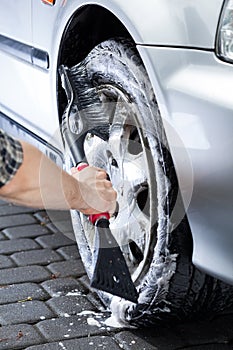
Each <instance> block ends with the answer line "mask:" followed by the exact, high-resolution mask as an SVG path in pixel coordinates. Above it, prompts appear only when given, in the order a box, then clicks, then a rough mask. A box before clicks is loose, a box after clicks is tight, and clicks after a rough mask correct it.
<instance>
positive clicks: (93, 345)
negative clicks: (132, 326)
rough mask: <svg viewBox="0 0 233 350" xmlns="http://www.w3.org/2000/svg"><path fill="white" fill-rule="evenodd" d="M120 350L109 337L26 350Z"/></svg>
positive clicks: (90, 337)
mask: <svg viewBox="0 0 233 350" xmlns="http://www.w3.org/2000/svg"><path fill="white" fill-rule="evenodd" d="M87 349H92V350H96V349H100V350H109V349H111V350H119V349H121V348H120V347H119V346H118V345H117V344H116V343H115V341H114V340H113V339H112V338H111V337H109V336H105V335H102V336H89V337H88V338H81V339H71V340H63V341H61V342H56V343H50V344H44V345H35V346H30V347H29V348H27V349H25V350H87ZM138 350H141V349H138Z"/></svg>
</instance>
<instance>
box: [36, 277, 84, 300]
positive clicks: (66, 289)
mask: <svg viewBox="0 0 233 350" xmlns="http://www.w3.org/2000/svg"><path fill="white" fill-rule="evenodd" d="M41 286H42V287H43V288H44V289H45V290H46V291H47V293H49V295H50V296H51V297H58V296H65V295H67V294H68V293H82V294H85V293H88V292H89V291H88V289H87V288H85V287H84V286H83V285H82V284H80V283H79V282H78V281H77V280H75V279H74V278H72V277H65V278H55V279H53V280H49V281H45V282H43V283H42V284H41Z"/></svg>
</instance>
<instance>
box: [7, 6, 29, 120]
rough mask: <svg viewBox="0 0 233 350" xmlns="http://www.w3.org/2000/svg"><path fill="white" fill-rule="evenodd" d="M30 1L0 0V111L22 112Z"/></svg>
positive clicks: (24, 92)
mask: <svg viewBox="0 0 233 350" xmlns="http://www.w3.org/2000/svg"><path fill="white" fill-rule="evenodd" d="M31 28H32V27H31V0H1V1H0V77H1V78H0V79H1V84H0V110H1V112H3V113H5V114H7V115H8V116H13V115H14V116H17V119H18V121H20V119H21V118H22V116H24V115H25V110H26V109H27V106H26V105H27V98H28V96H29V91H30V90H31V86H30V85H29V83H28V78H27V77H28V74H29V73H28V72H29V67H30V63H29V62H30V55H31V52H30V48H31V46H32V29H31Z"/></svg>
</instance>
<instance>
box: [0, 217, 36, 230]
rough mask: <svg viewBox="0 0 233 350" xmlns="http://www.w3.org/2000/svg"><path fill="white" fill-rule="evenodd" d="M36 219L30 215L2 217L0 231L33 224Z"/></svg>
mask: <svg viewBox="0 0 233 350" xmlns="http://www.w3.org/2000/svg"><path fill="white" fill-rule="evenodd" d="M35 223H36V219H35V218H34V217H33V216H32V215H30V214H20V215H9V216H3V217H1V220H0V230H2V229H4V228H7V227H13V226H21V225H29V224H35Z"/></svg>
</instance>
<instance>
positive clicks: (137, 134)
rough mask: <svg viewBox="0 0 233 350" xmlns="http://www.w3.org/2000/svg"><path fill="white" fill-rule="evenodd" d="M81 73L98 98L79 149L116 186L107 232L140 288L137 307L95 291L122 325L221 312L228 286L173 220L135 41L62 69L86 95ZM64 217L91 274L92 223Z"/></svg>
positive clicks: (112, 44)
mask: <svg viewBox="0 0 233 350" xmlns="http://www.w3.org/2000/svg"><path fill="white" fill-rule="evenodd" d="M81 70H85V75H86V76H87V77H88V82H89V84H90V85H91V87H92V88H95V91H96V93H97V94H98V97H99V101H100V104H99V106H98V107H97V106H95V108H94V109H92V118H93V120H95V122H94V123H92V127H90V128H89V129H88V130H86V133H85V137H83V136H82V147H83V150H84V154H85V157H86V159H87V161H88V163H89V164H91V165H94V166H98V167H101V168H104V169H105V170H106V171H107V173H108V175H109V177H110V180H111V182H112V184H113V186H114V188H115V189H116V191H117V200H118V211H117V214H116V215H115V216H114V217H113V218H111V220H110V221H111V222H110V229H111V231H112V233H113V235H114V236H115V238H116V240H117V241H118V244H119V245H120V247H121V249H122V252H123V254H124V257H125V260H126V262H127V265H128V267H129V271H130V273H131V276H132V280H133V281H134V283H135V285H136V287H137V290H138V293H139V299H138V304H134V303H132V302H129V301H127V300H124V299H122V300H121V302H120V303H119V298H118V297H114V296H112V295H110V294H108V293H105V292H101V291H97V292H98V294H99V296H100V298H101V299H102V301H103V302H104V304H105V305H106V306H107V307H110V308H111V309H112V311H113V312H114V313H115V315H117V316H118V318H119V319H120V320H121V321H122V322H124V323H127V324H133V325H136V326H139V325H143V326H145V325H148V326H149V325H152V324H155V323H158V322H163V321H165V322H166V321H168V320H174V319H176V320H177V319H184V318H187V317H193V316H194V314H197V313H198V312H199V311H200V310H201V311H202V312H203V311H204V309H205V310H206V311H207V312H210V310H211V309H212V311H214V312H216V311H218V310H219V309H222V308H223V306H224V302H223V300H222V298H221V297H220V296H222V293H224V290H225V289H227V287H226V286H225V285H224V284H222V283H220V282H219V281H216V280H215V279H213V278H211V277H209V276H207V275H205V274H204V273H202V272H200V271H199V270H198V269H196V268H195V267H194V266H193V265H192V261H191V257H192V236H191V233H190V229H189V225H188V221H187V217H186V216H185V215H183V217H182V216H180V218H179V221H178V222H172V214H173V213H174V211H175V210H176V209H177V207H179V212H180V211H181V212H182V210H183V206H182V201H181V199H180V195H179V187H178V181H177V177H176V173H175V169H174V165H173V161H172V157H171V154H170V151H169V147H168V144H167V139H166V135H165V132H164V128H163V122H162V119H161V116H160V112H159V108H158V105H157V102H156V97H155V95H154V92H153V89H152V86H151V84H150V81H149V79H148V76H147V73H146V71H145V68H144V66H143V64H142V61H141V59H140V57H139V55H138V52H137V50H136V48H135V45H134V44H133V43H132V42H131V41H130V40H126V39H114V40H108V41H105V42H103V43H101V44H99V45H98V46H96V47H95V48H94V49H93V50H92V51H91V52H90V53H89V54H88V56H87V57H86V59H85V60H84V61H83V62H81V63H79V64H78V65H76V66H75V67H72V68H71V69H70V70H69V74H70V77H71V79H72V80H73V81H75V86H76V88H77V89H79V92H78V93H79V94H80V93H81V94H82V96H85V93H86V91H85V86H84V85H82V84H78V81H79V79H80V71H81ZM78 85H79V86H78ZM87 96H88V94H87ZM78 101H79V100H78V99H77V101H76V102H75V103H76V104H77V105H78V104H79V102H78ZM85 102H86V103H85V105H86V106H91V104H92V101H91V100H87V101H85ZM78 108H79V109H81V108H82V106H78ZM103 110H104V116H105V117H104V118H103ZM106 118H107V120H106ZM73 122H74V123H76V121H73ZM79 122H80V121H79ZM76 130H79V126H77V125H76ZM71 215H72V221H73V227H74V232H75V235H76V239H77V243H78V246H79V250H80V255H81V257H82V260H83V263H84V266H85V268H86V271H87V274H88V276H89V277H91V276H92V273H93V260H94V257H93V251H94V244H95V243H94V242H95V240H94V228H93V225H92V224H91V223H90V222H89V220H88V218H87V217H86V216H85V215H82V214H79V213H78V212H76V211H72V213H71ZM119 288H120V286H119ZM228 295H229V293H228ZM231 295H232V294H231ZM227 301H228V302H229V299H228V300H227Z"/></svg>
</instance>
